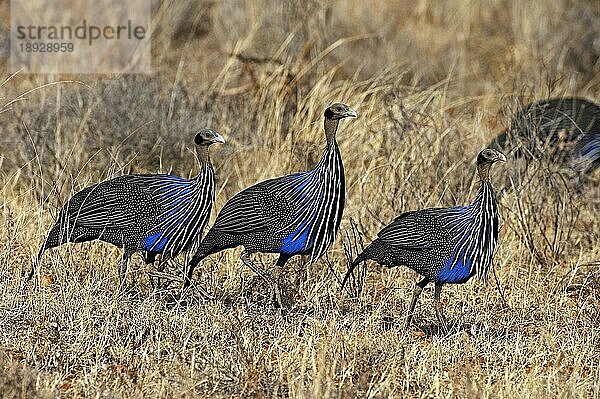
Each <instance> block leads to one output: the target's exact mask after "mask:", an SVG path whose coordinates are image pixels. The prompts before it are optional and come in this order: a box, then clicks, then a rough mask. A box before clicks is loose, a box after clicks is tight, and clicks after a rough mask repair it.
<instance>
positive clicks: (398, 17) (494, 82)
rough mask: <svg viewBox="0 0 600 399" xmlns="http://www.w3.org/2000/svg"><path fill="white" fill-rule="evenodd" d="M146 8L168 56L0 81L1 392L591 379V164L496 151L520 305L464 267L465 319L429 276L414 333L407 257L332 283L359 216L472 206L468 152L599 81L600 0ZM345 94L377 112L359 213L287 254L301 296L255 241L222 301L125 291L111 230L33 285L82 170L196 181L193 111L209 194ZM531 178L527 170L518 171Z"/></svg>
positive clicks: (207, 274) (353, 163)
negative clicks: (354, 283) (318, 243)
mask: <svg viewBox="0 0 600 399" xmlns="http://www.w3.org/2000/svg"><path fill="white" fill-rule="evenodd" d="M190 4H192V3H190ZM3 6H4V9H3V11H2V17H3V18H4V19H6V18H7V10H6V4H3ZM154 20H155V22H156V31H155V32H154V35H153V54H154V57H153V59H154V65H153V67H154V68H155V71H156V72H155V73H154V74H153V75H151V76H116V77H112V76H111V77H107V76H105V77H100V78H97V77H93V76H67V77H57V76H27V75H23V74H18V75H16V76H14V77H12V78H11V79H9V80H8V81H7V82H5V83H4V84H3V85H2V86H1V87H0V111H3V112H2V113H0V123H1V124H2V128H3V129H2V130H3V135H2V138H0V168H1V169H0V184H1V185H0V187H2V192H1V193H0V206H1V208H2V216H1V218H0V220H1V222H2V225H3V229H1V230H0V265H1V267H0V278H1V281H2V284H1V285H0V303H1V305H0V323H1V325H2V329H0V331H1V332H0V396H1V397H5V398H28V397H33V396H38V397H125V398H129V397H308V398H313V397H494V398H497V397H498V398H499V397H507V398H515V397H539V398H546V397H569V398H570V397H580V398H588V397H600V382H599V381H600V367H599V366H600V263H599V260H600V245H599V243H600V233H599V232H600V216H599V215H600V189H599V185H598V182H599V178H600V176H598V173H596V175H594V176H590V178H589V181H587V182H586V184H585V186H583V187H581V186H576V185H575V184H572V183H571V182H566V184H563V183H562V182H563V180H562V179H561V176H560V175H559V174H556V173H554V172H553V171H554V169H555V168H553V167H552V166H553V165H552V164H551V162H550V163H541V164H540V165H539V166H538V167H537V168H534V169H530V170H527V171H525V172H523V171H522V170H521V168H522V165H520V164H519V161H518V160H510V162H509V163H507V164H506V165H503V166H499V167H497V168H495V170H494V182H495V184H496V187H497V189H498V192H499V200H500V204H501V208H500V212H501V229H500V243H499V246H498V249H497V252H496V256H495V270H496V273H497V276H498V279H499V281H500V287H501V290H502V292H503V293H504V296H505V297H506V301H507V302H506V303H504V302H503V301H502V299H501V295H500V293H499V290H498V289H497V288H496V287H495V281H494V278H493V277H492V278H491V280H490V281H489V282H488V283H487V284H485V283H482V282H479V281H472V282H469V283H467V284H464V285H462V286H447V287H446V288H445V290H444V292H443V294H442V295H443V299H444V302H445V311H446V314H447V316H448V318H449V319H450V321H451V322H452V324H453V327H452V332H451V334H450V335H449V336H444V335H442V334H439V333H438V331H437V329H436V324H437V323H436V321H435V317H434V314H433V306H432V302H433V292H432V290H431V289H428V290H426V291H425V293H424V295H422V297H421V301H420V303H419V306H418V317H417V320H416V321H417V323H418V324H419V325H420V326H421V327H422V328H421V329H417V328H413V329H411V330H409V331H408V332H407V333H405V332H404V329H403V321H404V317H405V314H406V310H407V305H408V304H407V302H408V300H409V299H410V295H411V291H412V284H413V283H414V281H415V280H416V277H417V276H416V274H415V273H413V272H411V271H410V270H407V269H405V268H401V267H399V268H394V269H383V268H381V267H378V266H377V265H374V264H369V266H368V273H367V278H366V281H365V282H364V289H363V291H362V293H361V294H360V296H359V297H358V298H356V297H354V295H352V294H355V293H356V291H357V287H352V290H351V292H341V291H340V289H339V284H338V281H339V280H338V279H339V275H340V273H343V272H344V271H345V269H346V257H345V254H344V251H343V245H342V241H343V237H345V236H346V235H347V234H349V235H351V232H350V230H351V223H350V220H351V219H352V220H354V221H356V225H357V227H358V230H359V232H360V234H362V236H361V238H362V240H363V241H364V242H365V243H366V242H368V241H369V240H370V239H372V238H373V237H374V236H375V234H376V233H377V231H378V230H379V229H380V228H381V227H382V226H383V225H384V224H386V223H388V222H389V221H390V220H391V219H392V218H393V217H394V216H395V215H397V214H398V213H400V212H403V211H406V210H409V209H417V208H422V207H431V206H451V205H455V204H463V203H466V202H469V201H470V200H471V199H472V197H473V196H474V194H475V191H476V184H477V181H476V176H475V171H474V163H473V160H474V158H475V156H476V154H477V152H478V151H479V150H480V149H481V148H483V146H484V145H485V144H486V143H487V142H488V141H489V140H490V139H491V138H492V137H493V135H494V134H495V133H496V132H498V131H499V130H500V129H502V127H503V126H506V125H507V123H508V112H507V110H511V109H514V104H520V103H526V102H528V101H530V100H532V99H538V98H543V97H547V96H560V95H574V94H576V95H580V96H586V97H589V98H591V99H596V100H598V99H600V66H599V64H598V56H599V54H600V49H599V48H598V44H597V43H596V42H597V37H598V36H599V34H600V7H599V5H598V3H597V2H595V1H589V2H586V1H570V0H558V1H552V2H550V1H547V2H520V1H510V0H489V1H485V2H477V1H467V0H452V1H447V2H438V1H427V0H422V1H418V2H413V1H407V0H395V1H390V2H385V3H384V2H376V1H354V0H348V1H331V2H327V3H325V4H321V3H319V2H316V1H291V2H275V1H264V0H260V1H251V0H247V1H236V2H199V4H198V5H183V3H182V2H175V1H173V2H169V1H166V2H163V3H160V4H158V5H157V8H156V10H155V19H154ZM61 80H69V81H72V82H68V83H56V84H50V85H48V84H49V83H52V82H57V81H61ZM44 85H47V86H44ZM40 86H41V87H40ZM34 89H35V90H34ZM30 90H33V91H31V92H29V91H30ZM23 93H27V94H26V95H24V96H21V94H23ZM15 99H16V100H17V101H13V100H15ZM333 101H342V102H345V103H347V104H349V105H350V106H352V107H353V108H355V109H357V110H358V112H359V114H360V117H359V118H358V119H356V120H352V121H344V122H343V123H342V124H341V131H340V133H339V143H340V146H341V151H342V155H343V157H344V163H345V167H346V179H347V205H346V210H345V216H344V221H343V224H342V231H341V232H340V234H339V237H338V240H337V242H336V244H335V246H334V248H332V250H331V251H330V252H329V254H328V257H327V259H323V260H321V261H319V262H317V263H316V264H314V265H307V264H305V263H304V261H305V260H301V259H295V260H293V261H291V262H290V264H289V266H288V267H287V270H286V272H285V273H284V277H283V278H282V279H283V280H284V281H283V283H284V285H285V286H286V287H287V293H288V294H289V295H290V296H291V297H293V305H292V306H291V308H290V309H289V310H288V311H287V312H285V314H281V313H280V312H279V311H278V310H276V309H274V308H273V306H272V305H271V303H270V300H269V298H268V296H266V295H265V292H266V287H265V286H264V285H263V284H262V282H261V281H260V280H259V279H257V278H256V277H255V276H253V275H252V273H251V272H250V271H249V270H247V269H246V268H244V267H243V266H242V265H241V263H240V262H239V261H238V257H239V249H238V250H232V251H226V252H224V253H221V254H217V255H214V256H212V257H210V258H209V259H207V260H206V261H205V262H204V263H203V265H202V266H201V267H199V268H198V272H197V274H196V281H197V286H201V287H203V288H204V289H205V290H206V291H208V292H209V293H210V294H211V295H212V298H206V297H204V296H203V295H201V293H200V290H199V289H198V288H196V289H195V290H193V292H191V293H189V294H188V296H187V298H186V299H187V300H188V304H187V306H181V307H172V308H170V307H167V306H165V293H164V292H156V291H153V290H152V289H151V288H150V286H149V283H148V277H147V272H148V271H150V269H149V267H147V266H144V265H143V263H142V262H141V259H139V258H138V259H136V261H135V262H134V267H133V268H132V270H131V273H130V276H129V279H130V282H131V283H132V289H131V291H130V292H129V293H128V294H127V295H126V296H124V297H119V296H118V295H117V292H116V288H117V284H116V280H117V276H116V268H115V265H116V262H117V260H118V257H119V250H118V249H116V248H114V247H111V246H108V245H104V244H102V243H98V242H94V243H86V244H79V245H65V246H63V247H61V248H59V249H57V250H53V251H49V252H47V255H46V256H45V258H44V262H43V265H42V268H41V271H40V274H39V276H38V278H37V281H36V283H35V284H34V285H26V284H25V280H24V278H23V277H22V274H23V273H24V272H25V271H27V270H29V267H30V261H31V257H32V256H33V255H34V254H35V253H36V251H37V248H38V246H39V245H40V244H41V242H42V241H43V237H44V234H45V232H46V230H47V228H48V226H49V225H50V224H51V223H52V221H53V216H55V215H56V213H57V209H58V207H59V206H60V205H61V204H62V203H63V202H64V201H65V200H66V199H67V198H68V197H69V196H70V195H72V193H73V192H74V191H76V190H79V189H81V188H82V187H84V186H86V185H88V184H90V183H92V182H96V181H99V180H101V179H105V178H108V177H111V176H115V175H120V174H123V173H130V172H158V171H162V172H168V171H170V172H173V173H175V174H179V175H183V176H188V175H190V174H192V173H193V171H194V168H195V164H194V156H193V153H192V152H191V151H188V148H189V149H192V147H193V145H192V132H193V130H194V129H195V128H198V127H202V126H210V127H214V128H216V129H217V130H219V131H220V132H222V133H223V134H224V136H225V137H226V138H227V139H228V143H227V144H226V145H224V146H222V147H220V148H213V149H212V150H213V151H212V158H213V163H214V165H215V167H216V169H217V179H218V181H217V187H218V189H219V191H218V194H217V204H216V209H217V210H218V209H220V207H221V206H222V205H223V204H224V202H225V201H226V200H227V198H229V197H231V196H232V195H233V194H235V193H236V192H237V191H238V190H240V189H242V188H244V187H247V186H248V185H251V184H253V183H255V182H256V181H258V180H261V179H264V178H267V177H272V176H276V175H282V174H286V173H289V172H291V171H298V170H303V169H306V168H308V167H310V166H311V165H313V164H314V162H315V161H316V160H317V159H318V158H319V156H320V153H321V147H322V145H323V141H324V140H323V134H322V111H323V109H324V107H325V106H326V105H327V104H329V103H330V102H333ZM523 173H526V174H527V176H528V177H531V178H532V181H533V183H532V184H530V185H526V186H518V185H516V186H514V187H513V186H512V185H511V184H510V178H512V179H513V181H515V179H518V178H519V177H521V178H522V177H523ZM516 182H517V183H518V181H516ZM355 249H356V248H355ZM260 260H261V262H262V264H263V265H264V267H267V268H269V269H270V270H271V272H272V273H275V274H276V273H278V272H279V271H278V270H274V268H273V267H270V266H269V265H271V264H272V263H273V257H271V256H262V257H260ZM180 261H181V260H180ZM178 267H180V265H173V267H172V271H173V272H174V273H176V272H177V270H178Z"/></svg>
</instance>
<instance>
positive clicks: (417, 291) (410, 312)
mask: <svg viewBox="0 0 600 399" xmlns="http://www.w3.org/2000/svg"><path fill="white" fill-rule="evenodd" d="M427 284H429V279H428V278H427V277H424V278H423V280H421V281H418V282H417V283H416V284H415V289H414V290H413V297H412V300H411V301H410V308H409V309H408V316H407V317H406V327H405V329H408V327H410V323H411V322H412V318H413V315H414V312H415V306H416V305H417V299H419V295H421V292H422V291H423V288H425V286H426V285H427Z"/></svg>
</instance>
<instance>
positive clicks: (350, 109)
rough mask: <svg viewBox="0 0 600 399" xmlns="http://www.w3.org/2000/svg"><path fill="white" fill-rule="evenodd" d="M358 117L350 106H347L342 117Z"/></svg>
mask: <svg viewBox="0 0 600 399" xmlns="http://www.w3.org/2000/svg"><path fill="white" fill-rule="evenodd" d="M348 117H350V118H358V112H356V111H355V110H353V109H352V108H348V111H346V112H345V113H344V118H348Z"/></svg>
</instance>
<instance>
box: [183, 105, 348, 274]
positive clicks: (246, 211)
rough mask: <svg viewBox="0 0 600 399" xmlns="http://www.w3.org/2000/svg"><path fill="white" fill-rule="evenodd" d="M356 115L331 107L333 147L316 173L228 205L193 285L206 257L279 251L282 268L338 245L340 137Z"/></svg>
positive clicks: (268, 185)
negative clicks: (237, 250) (236, 250)
mask: <svg viewBox="0 0 600 399" xmlns="http://www.w3.org/2000/svg"><path fill="white" fill-rule="evenodd" d="M356 116H357V114H356V112H355V111H353V110H351V109H350V108H348V107H347V106H346V105H344V104H333V105H332V106H330V107H328V108H327V109H326V110H325V135H326V139H327V145H326V147H325V150H324V152H323V156H322V158H321V160H320V161H319V163H318V164H317V165H316V166H315V168H314V169H312V170H309V171H307V172H301V173H295V174H292V175H287V176H283V177H279V178H275V179H270V180H265V181H262V182H260V183H257V184H255V185H253V186H251V187H248V188H246V189H244V190H242V191H241V192H239V193H237V194H236V195H235V196H233V197H232V198H231V199H230V200H229V201H227V203H226V204H225V205H224V206H223V208H222V209H221V211H220V212H219V214H218V216H217V219H216V221H215V224H214V225H213V226H212V228H211V229H210V230H209V231H208V233H207V234H206V237H205V238H204V239H203V241H202V243H201V245H200V247H199V249H198V251H197V252H196V254H195V255H194V257H193V258H192V261H191V262H190V265H189V266H188V278H187V280H186V281H187V283H189V281H190V279H191V276H192V273H193V270H194V268H195V266H196V265H197V264H198V263H199V262H200V261H201V260H202V259H204V258H205V257H206V256H208V255H210V254H213V253H216V252H219V251H222V250H224V249H227V248H233V247H237V246H240V245H242V246H244V250H245V252H246V253H248V254H251V253H255V252H263V253H279V254H280V258H279V261H278V263H277V264H278V265H279V266H282V265H283V264H285V262H286V261H287V260H288V259H289V258H290V257H292V256H294V255H310V257H311V261H312V262H314V261H316V260H317V259H319V258H320V257H321V256H322V255H323V254H324V253H325V252H326V251H327V249H328V248H329V247H330V246H331V245H332V244H333V242H334V240H335V236H336V233H337V231H338V229H339V226H340V222H341V218H342V213H343V211H344V201H345V178H344V167H343V164H342V157H341V155H340V151H339V147H338V144H337V142H336V139H335V133H336V131H337V127H338V123H339V120H340V119H342V118H346V117H356Z"/></svg>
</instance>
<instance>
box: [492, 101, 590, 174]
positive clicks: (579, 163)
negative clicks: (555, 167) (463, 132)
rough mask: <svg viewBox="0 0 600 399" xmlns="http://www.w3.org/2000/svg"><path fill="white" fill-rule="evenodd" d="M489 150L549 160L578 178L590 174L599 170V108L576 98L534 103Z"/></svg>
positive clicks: (518, 114) (517, 115) (521, 112)
mask: <svg viewBox="0 0 600 399" xmlns="http://www.w3.org/2000/svg"><path fill="white" fill-rule="evenodd" d="M489 146H490V147H492V148H495V149H498V150H499V151H502V152H504V153H506V154H509V155H512V154H514V155H516V156H518V157H525V158H528V159H538V158H540V157H546V158H548V159H549V160H551V161H552V162H553V163H555V164H560V165H562V166H563V167H564V169H565V170H571V171H573V172H575V173H577V174H585V173H590V172H592V171H593V170H595V169H596V168H598V166H600V106H598V105H596V104H594V103H593V102H591V101H588V100H585V99H583V98H573V97H565V98H551V99H547V100H540V101H537V102H534V103H532V104H529V105H528V106H527V107H525V108H524V109H523V110H522V111H520V112H518V113H517V114H516V115H515V116H514V117H513V119H512V121H511V124H510V126H509V127H508V128H507V129H506V130H505V131H504V132H502V133H501V134H500V135H498V136H497V137H496V138H495V139H494V140H493V141H492V142H491V143H490V145H489Z"/></svg>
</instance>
